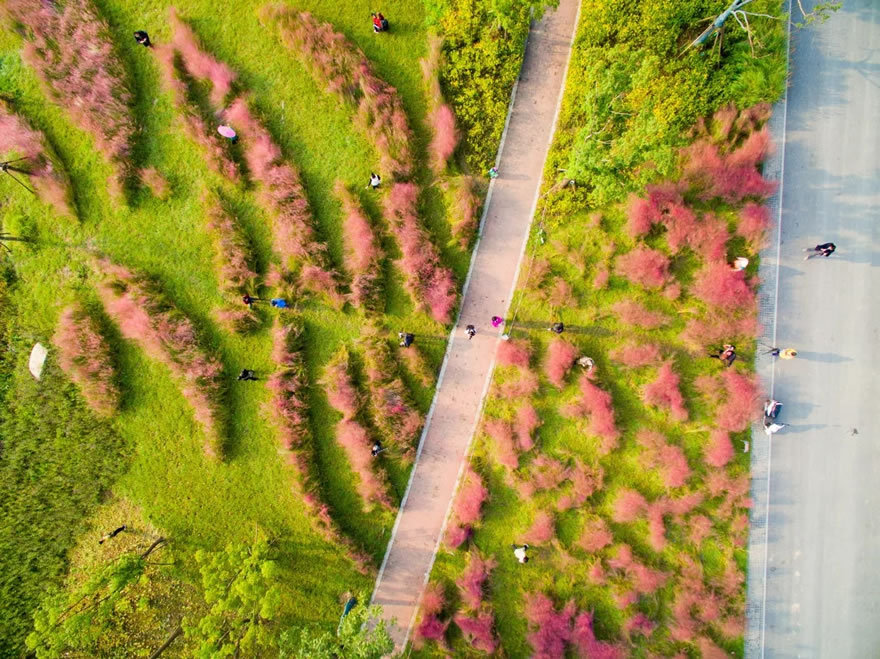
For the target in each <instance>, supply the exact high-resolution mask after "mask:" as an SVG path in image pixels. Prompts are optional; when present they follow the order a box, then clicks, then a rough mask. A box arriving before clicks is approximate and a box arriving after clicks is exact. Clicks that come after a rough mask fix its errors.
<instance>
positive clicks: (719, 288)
mask: <svg viewBox="0 0 880 659" xmlns="http://www.w3.org/2000/svg"><path fill="white" fill-rule="evenodd" d="M691 293H693V294H694V295H695V296H696V297H697V298H699V299H700V300H702V301H703V302H705V303H706V304H709V305H711V306H714V307H720V308H721V309H726V310H739V309H751V308H753V307H754V306H755V292H754V291H753V290H752V287H751V286H750V285H749V282H748V281H747V280H746V275H745V271H744V270H733V269H732V268H731V267H730V266H729V265H727V264H726V263H717V262H716V263H709V264H707V265H706V266H704V267H703V268H702V269H701V270H699V271H698V272H697V274H696V275H695V277H694V283H693V285H692V286H691Z"/></svg>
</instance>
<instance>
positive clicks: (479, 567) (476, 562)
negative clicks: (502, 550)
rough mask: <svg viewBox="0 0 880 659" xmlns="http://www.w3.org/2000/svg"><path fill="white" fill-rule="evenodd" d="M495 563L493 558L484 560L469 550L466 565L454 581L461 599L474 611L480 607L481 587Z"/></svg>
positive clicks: (481, 601)
mask: <svg viewBox="0 0 880 659" xmlns="http://www.w3.org/2000/svg"><path fill="white" fill-rule="evenodd" d="M496 565H497V563H496V562H495V561H494V560H492V559H487V560H484V559H482V558H480V555H479V554H477V553H476V552H471V554H470V559H469V561H468V565H467V567H466V568H465V570H464V572H462V573H461V577H459V579H458V580H457V581H456V582H455V583H456V585H457V586H458V592H459V593H460V594H461V599H462V600H463V601H464V603H465V605H466V606H467V607H468V608H470V609H472V610H474V611H476V610H477V609H479V608H480V605H481V604H482V603H483V588H484V587H485V584H486V580H487V579H488V578H489V573H490V572H491V571H492V570H493V569H494V568H495V566H496Z"/></svg>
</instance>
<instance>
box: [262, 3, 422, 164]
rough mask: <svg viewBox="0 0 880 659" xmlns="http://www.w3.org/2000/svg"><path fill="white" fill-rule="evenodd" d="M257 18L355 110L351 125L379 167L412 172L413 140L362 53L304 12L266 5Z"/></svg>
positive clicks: (391, 93)
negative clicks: (273, 28) (363, 138)
mask: <svg viewBox="0 0 880 659" xmlns="http://www.w3.org/2000/svg"><path fill="white" fill-rule="evenodd" d="M263 18H264V19H268V20H269V21H271V22H274V23H275V25H276V26H277V27H278V29H279V32H280V34H281V40H282V42H283V43H284V44H285V45H286V46H287V47H288V48H290V49H291V50H292V51H294V53H295V54H298V55H300V56H301V57H302V58H303V60H304V61H305V63H306V65H307V66H308V68H310V69H311V71H312V73H313V74H314V75H315V77H316V78H318V79H319V80H322V81H323V82H324V83H325V84H326V85H327V88H328V90H329V91H330V92H332V93H335V94H336V95H338V96H339V97H340V98H341V99H342V100H343V101H345V102H346V103H348V104H350V105H351V106H353V107H354V108H355V125H356V126H357V127H358V128H359V129H360V130H361V131H362V132H363V134H364V135H365V136H366V137H367V138H368V139H370V140H372V141H373V143H374V146H375V147H376V151H378V153H379V159H380V164H379V168H380V170H381V171H383V172H389V173H391V174H393V175H395V176H398V177H402V178H407V177H409V176H410V175H411V174H412V172H413V166H414V160H413V154H412V151H411V147H410V145H411V144H412V143H413V134H412V130H411V129H410V127H409V122H408V120H407V116H406V112H405V111H404V109H403V103H402V101H401V99H400V95H399V94H398V93H397V90H396V89H395V88H394V87H392V86H391V85H389V84H388V83H386V82H385V81H383V80H381V79H380V78H378V77H377V76H376V74H375V72H374V71H373V67H372V65H371V64H370V61H369V60H368V59H367V57H366V55H364V53H363V52H362V51H361V50H360V49H359V48H357V47H356V46H355V45H354V44H352V43H351V42H350V41H349V40H348V39H346V38H345V36H343V35H342V34H340V33H339V32H336V31H335V30H334V29H333V26H332V25H330V24H329V23H324V22H322V21H319V20H317V19H316V18H315V17H314V16H312V15H311V14H310V13H308V12H298V11H297V10H296V9H294V8H292V7H288V6H285V5H280V4H278V5H271V6H269V7H267V8H266V9H265V10H264V12H263Z"/></svg>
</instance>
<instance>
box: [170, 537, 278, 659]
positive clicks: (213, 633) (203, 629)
mask: <svg viewBox="0 0 880 659" xmlns="http://www.w3.org/2000/svg"><path fill="white" fill-rule="evenodd" d="M274 551H275V550H274V548H273V546H272V543H270V542H269V541H268V540H266V539H261V540H258V541H257V542H255V543H254V544H253V545H244V544H240V543H235V544H229V545H227V546H226V549H225V550H224V551H220V552H206V551H203V550H199V551H197V552H196V554H195V559H196V563H197V564H198V565H199V572H201V575H202V588H203V589H204V597H205V602H206V603H207V604H208V605H209V606H210V610H209V611H208V612H207V614H205V615H204V616H202V617H201V619H198V620H197V619H195V618H193V617H187V618H184V621H183V630H184V634H185V635H186V637H187V639H188V640H190V641H192V642H194V643H195V646H196V650H195V652H196V656H198V657H202V658H204V659H208V658H210V659H215V658H217V657H231V656H238V655H239V653H244V655H245V656H255V655H257V654H259V651H261V650H267V649H270V648H274V647H275V646H276V643H277V639H276V636H275V630H274V629H273V627H272V624H273V623H274V622H275V621H276V620H277V618H278V616H279V613H280V610H281V599H282V589H281V584H280V583H279V577H280V573H281V571H280V568H279V567H278V563H277V561H276V558H275V557H274V556H273V553H274Z"/></svg>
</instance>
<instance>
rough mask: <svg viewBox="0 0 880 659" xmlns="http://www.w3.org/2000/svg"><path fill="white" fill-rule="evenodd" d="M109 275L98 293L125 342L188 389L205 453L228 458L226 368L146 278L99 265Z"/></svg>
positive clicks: (185, 392)
mask: <svg viewBox="0 0 880 659" xmlns="http://www.w3.org/2000/svg"><path fill="white" fill-rule="evenodd" d="M96 265H97V268H98V270H99V272H100V273H101V274H102V275H103V279H102V281H101V282H99V284H98V293H99V295H100V296H101V300H102V301H103V303H104V308H105V309H106V310H107V314H108V315H109V316H110V317H111V318H112V319H113V320H115V321H116V324H117V325H118V326H119V330H120V331H121V332H122V336H124V337H125V338H127V339H131V340H134V341H137V342H138V343H139V344H140V345H141V347H142V348H143V349H144V350H145V351H146V353H147V354H148V355H150V356H151V357H152V358H153V359H157V360H159V361H161V362H163V363H164V364H165V365H166V366H167V367H168V368H169V369H171V371H172V372H173V373H174V374H175V375H176V376H177V377H178V378H180V379H181V380H182V381H183V383H184V387H183V390H182V392H183V395H184V397H185V398H186V399H187V401H188V402H189V404H190V406H192V408H193V411H194V413H195V419H196V421H197V422H198V423H199V424H200V425H201V426H202V428H203V430H204V431H205V453H206V454H207V455H208V456H210V457H217V458H222V457H223V453H224V447H223V444H224V439H223V438H224V425H225V409H226V404H225V400H224V388H223V364H222V363H221V362H220V361H219V360H218V359H216V358H215V357H213V356H211V355H209V354H208V353H207V351H205V349H204V348H203V347H202V346H201V344H200V342H199V339H198V337H197V333H196V330H195V327H194V326H193V324H192V321H190V319H189V318H187V317H186V316H184V315H183V314H182V313H181V312H180V311H178V310H177V309H176V308H175V307H174V306H172V304H171V303H170V302H169V301H168V300H167V299H166V298H165V296H164V295H163V294H162V293H161V292H160V291H159V288H158V286H157V285H156V284H155V283H154V282H152V281H151V280H150V279H148V278H146V277H145V276H143V275H137V274H133V273H131V272H129V271H128V270H126V269H125V268H122V267H120V266H117V265H114V264H112V263H110V262H109V261H105V260H102V261H99V262H97V264H96Z"/></svg>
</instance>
